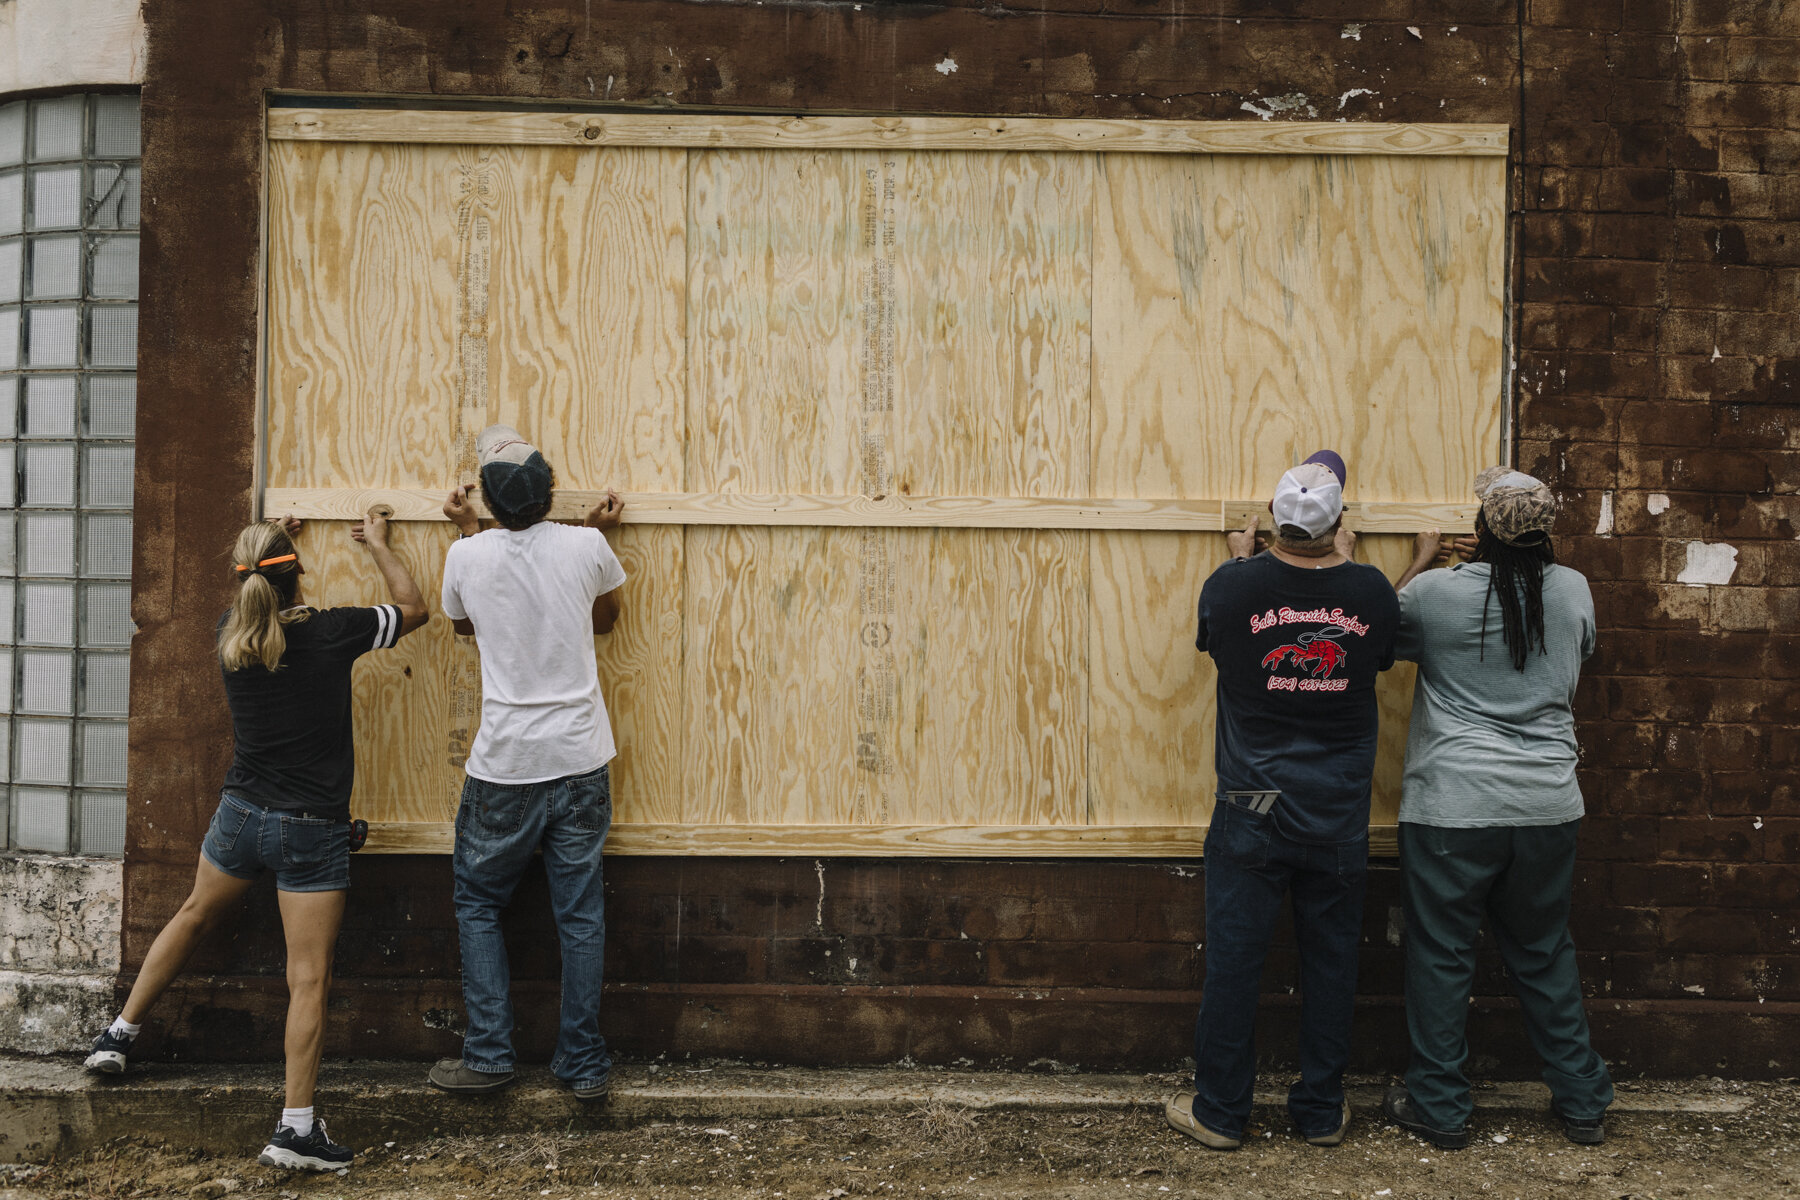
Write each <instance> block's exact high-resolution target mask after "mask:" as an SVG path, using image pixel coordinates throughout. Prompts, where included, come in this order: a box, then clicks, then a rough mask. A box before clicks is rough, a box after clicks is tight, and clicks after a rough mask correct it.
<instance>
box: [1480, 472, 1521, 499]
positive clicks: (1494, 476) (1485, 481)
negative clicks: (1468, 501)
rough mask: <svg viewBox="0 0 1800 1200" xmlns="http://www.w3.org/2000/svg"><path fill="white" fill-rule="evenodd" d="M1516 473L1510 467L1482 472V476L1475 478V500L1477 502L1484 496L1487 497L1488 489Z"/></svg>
mask: <svg viewBox="0 0 1800 1200" xmlns="http://www.w3.org/2000/svg"><path fill="white" fill-rule="evenodd" d="M1514 473H1515V472H1514V471H1513V469H1512V468H1511V467H1508V466H1498V467H1489V468H1487V469H1486V470H1485V471H1483V472H1481V474H1479V475H1477V476H1475V498H1476V499H1477V500H1479V499H1481V498H1482V497H1483V496H1485V495H1487V491H1488V489H1489V488H1491V487H1493V486H1494V484H1495V483H1497V482H1498V481H1499V480H1500V479H1501V478H1502V477H1503V476H1506V475H1512V474H1514Z"/></svg>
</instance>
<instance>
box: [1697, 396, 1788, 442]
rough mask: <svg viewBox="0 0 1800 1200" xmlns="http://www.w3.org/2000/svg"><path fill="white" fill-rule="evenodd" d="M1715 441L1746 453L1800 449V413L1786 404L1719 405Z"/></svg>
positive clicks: (1716, 414)
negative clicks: (1746, 451)
mask: <svg viewBox="0 0 1800 1200" xmlns="http://www.w3.org/2000/svg"><path fill="white" fill-rule="evenodd" d="M1711 407H1712V409H1713V432H1712V442H1713V445H1715V446H1729V447H1732V448H1734V449H1742V450H1765V449H1766V450H1774V449H1788V450H1800V414H1797V413H1796V412H1795V410H1794V407H1793V406H1792V405H1785V404H1719V405H1714V406H1711Z"/></svg>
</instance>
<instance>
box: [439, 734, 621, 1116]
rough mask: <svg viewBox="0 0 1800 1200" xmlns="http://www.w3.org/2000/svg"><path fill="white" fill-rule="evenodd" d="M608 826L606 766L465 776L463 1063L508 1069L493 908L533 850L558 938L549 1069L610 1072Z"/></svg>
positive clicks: (460, 858)
mask: <svg viewBox="0 0 1800 1200" xmlns="http://www.w3.org/2000/svg"><path fill="white" fill-rule="evenodd" d="M611 825H612V784H611V780H610V778H609V776H608V773H607V769H606V768H605V767H601V768H600V769H599V770H598V771H594V772H592V773H590V774H587V775H573V776H570V777H568V778H565V779H552V780H550V781H549V782H547V783H524V784H503V783H488V782H486V781H485V780H481V779H473V778H471V779H469V780H467V781H466V782H465V783H464V784H463V794H462V807H461V808H460V809H458V810H457V813H456V891H455V896H456V926H457V930H458V932H459V933H460V935H461V940H462V968H463V1007H464V1009H465V1010H466V1011H467V1014H468V1019H469V1027H468V1031H467V1032H466V1033H465V1034H464V1035H463V1062H464V1064H465V1065H467V1066H468V1067H469V1068H470V1069H472V1070H476V1071H488V1072H491V1073H501V1072H505V1071H510V1070H512V1069H513V1064H514V1059H513V1045H512V1034H513V1009H512V996H511V995H510V991H511V986H512V972H511V970H510V968H509V966H508V963H507V961H506V941H505V938H504V937H503V936H502V934H501V930H500V912H501V910H502V909H504V908H505V907H506V905H507V903H508V902H509V901H510V900H511V899H512V895H513V889H514V888H516V887H517V886H518V884H519V878H520V876H522V875H523V874H524V873H525V868H526V866H527V865H528V864H529V863H530V862H531V856H532V854H533V853H534V852H535V851H537V850H538V849H539V848H540V847H541V848H542V849H543V852H544V871H545V873H546V874H547V875H548V876H549V877H550V907H551V911H552V913H553V915H554V916H555V918H556V935H557V937H558V939H559V940H560V941H561V943H562V1023H561V1026H560V1028H559V1029H558V1031H557V1035H556V1057H555V1058H554V1059H552V1060H551V1064H550V1065H551V1069H552V1070H554V1071H555V1072H556V1077H557V1078H558V1079H561V1080H563V1081H565V1082H567V1083H569V1084H570V1085H572V1086H575V1087H583V1086H588V1085H594V1084H598V1083H600V1082H601V1081H602V1080H604V1079H605V1078H606V1077H607V1075H608V1074H609V1073H610V1072H611V1070H612V1055H611V1054H610V1053H608V1051H607V1049H606V1039H605V1038H603V1037H601V1036H600V981H601V974H602V969H603V967H604V959H605V952H606V924H605V915H606V898H605V895H604V893H603V892H602V890H601V874H600V851H601V849H602V847H604V846H605V845H606V831H607V829H608V828H610V827H611Z"/></svg>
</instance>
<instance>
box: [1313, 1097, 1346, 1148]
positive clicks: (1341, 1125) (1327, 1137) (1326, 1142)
mask: <svg viewBox="0 0 1800 1200" xmlns="http://www.w3.org/2000/svg"><path fill="white" fill-rule="evenodd" d="M1349 1128H1350V1101H1348V1100H1345V1101H1344V1108H1343V1111H1342V1112H1341V1113H1340V1114H1339V1115H1338V1126H1337V1128H1336V1129H1333V1130H1332V1131H1331V1132H1330V1133H1315V1134H1312V1135H1310V1136H1308V1137H1307V1138H1306V1144H1307V1145H1309V1146H1335V1145H1337V1144H1338V1143H1340V1142H1342V1141H1343V1140H1344V1131H1345V1130H1347V1129H1349Z"/></svg>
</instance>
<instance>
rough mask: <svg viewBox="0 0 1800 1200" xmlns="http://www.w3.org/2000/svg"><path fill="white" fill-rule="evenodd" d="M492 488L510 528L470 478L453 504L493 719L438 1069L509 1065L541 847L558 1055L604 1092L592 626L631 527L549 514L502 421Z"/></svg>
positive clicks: (488, 486) (601, 790) (613, 503)
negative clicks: (524, 934)
mask: <svg viewBox="0 0 1800 1200" xmlns="http://www.w3.org/2000/svg"><path fill="white" fill-rule="evenodd" d="M476 451H477V454H478V456H479V459H480V463H481V489H482V492H483V494H484V495H485V496H486V498H487V504H488V507H489V508H490V509H491V510H492V511H493V513H494V516H495V518H496V519H497V520H498V521H499V523H500V527H499V528H497V529H489V530H487V531H486V532H483V531H482V530H481V524H480V521H479V519H478V518H477V516H476V514H475V510H474V508H473V506H472V505H471V504H470V503H469V498H468V489H467V488H462V487H459V488H457V489H456V490H455V491H453V492H451V493H450V498H449V499H448V500H447V501H445V503H444V515H445V516H447V517H449V518H450V519H451V520H452V521H454V522H455V523H456V526H457V528H458V529H460V530H461V531H462V539H461V540H459V541H458V542H457V543H456V544H455V545H453V546H451V547H450V552H449V554H447V555H446V556H445V558H444V586H443V598H444V614H445V615H446V616H448V617H449V618H450V622H451V624H452V626H454V627H455V629H456V632H457V633H459V634H462V635H464V636H469V635H473V636H474V638H475V644H476V647H477V648H478V649H479V650H480V652H481V729H480V731H479V732H478V733H477V734H476V735H475V745H474V747H473V748H472V749H471V750H470V752H469V760H468V762H467V764H466V765H465V767H464V770H465V771H466V773H467V775H468V778H467V780H466V781H465V783H464V784H463V794H462V807H461V808H460V809H459V810H458V812H457V814H456V856H455V871H456V890H455V897H456V924H457V930H458V932H459V934H460V938H461V942H462V968H463V1007H464V1008H465V1009H466V1011H467V1015H468V1029H467V1031H466V1032H465V1033H464V1035H463V1052H462V1057H461V1058H446V1059H443V1060H441V1061H440V1062H439V1063H438V1064H437V1065H436V1066H435V1067H433V1068H432V1069H431V1082H432V1083H433V1084H434V1085H436V1086H437V1087H440V1088H442V1089H444V1090H445V1091H449V1092H465V1093H475V1092H491V1091H495V1090H498V1089H499V1088H503V1087H505V1086H506V1085H507V1084H508V1083H511V1082H512V1078H513V1066H514V1058H513V1045H512V1033H513V1011H512V999H511V997H510V995H509V990H510V985H511V975H510V973H509V970H508V966H507V959H506V942H505V938H504V936H503V934H502V933H501V929H500V913H501V910H502V909H504V908H505V907H506V905H507V903H508V902H509V901H510V900H511V899H512V894H513V889H514V888H515V887H517V886H518V882H519V878H520V876H521V875H523V874H524V872H525V868H526V866H527V865H528V864H529V863H530V862H531V856H532V854H533V853H534V852H536V851H537V850H539V849H542V851H543V853H544V869H545V872H546V874H547V875H548V876H549V880H550V903H551V908H552V910H553V912H554V915H555V918H556V933H557V937H558V939H559V940H560V941H561V943H562V960H563V974H562V1021H561V1026H560V1028H559V1030H558V1033H557V1039H556V1057H555V1058H554V1059H553V1060H551V1068H552V1069H553V1070H554V1071H555V1072H556V1077H557V1078H558V1079H561V1080H562V1081H563V1082H565V1083H567V1084H568V1085H569V1087H570V1088H571V1089H572V1090H573V1091H574V1093H575V1095H576V1096H578V1097H579V1098H581V1099H583V1100H599V1099H602V1098H603V1097H604V1096H605V1095H606V1093H607V1088H608V1085H609V1080H610V1075H611V1071H612V1055H611V1054H610V1053H608V1051H607V1049H606V1040H605V1039H604V1038H603V1037H601V1036H600V981H601V968H602V959H603V956H604V951H605V946H606V929H605V924H604V919H603V918H604V906H605V897H604V895H603V893H602V891H601V873H600V852H601V849H602V847H603V846H604V845H605V843H606V832H607V829H608V828H609V827H610V825H611V824H612V786H611V782H610V780H609V778H608V774H607V763H608V762H610V761H611V760H612V757H613V753H614V749H613V737H612V725H611V724H610V722H608V720H607V717H606V701H605V700H604V699H603V698H602V697H601V695H600V679H599V675H598V673H597V671H596V668H595V663H594V635H595V634H599V633H607V632H609V631H610V630H611V629H612V627H613V625H614V623H615V622H616V621H617V620H618V619H619V588H620V586H621V585H622V584H624V582H625V569H624V568H623V567H621V566H620V565H619V560H618V557H617V556H616V555H614V554H613V551H612V547H611V546H609V545H607V542H606V537H605V536H604V534H602V533H601V532H600V531H601V530H604V529H612V528H615V527H617V525H618V524H619V518H620V515H621V513H622V512H623V510H624V506H623V504H621V503H620V501H619V497H618V495H617V494H616V493H613V492H608V493H607V498H606V501H605V502H604V503H602V504H601V505H600V506H599V507H597V508H595V509H594V510H593V511H592V512H590V513H588V515H587V521H586V527H585V528H578V527H576V526H572V525H558V524H555V523H553V522H551V521H547V520H545V518H546V517H547V516H548V515H549V513H550V501H551V494H552V489H553V487H554V483H555V480H554V476H553V475H552V474H551V471H550V466H549V464H548V463H546V462H545V461H544V456H543V455H542V454H540V453H538V452H537V450H535V449H534V448H533V447H532V446H531V445H530V443H528V442H526V441H525V439H524V438H522V437H520V436H519V434H518V431H517V430H515V429H512V428H510V427H508V426H505V425H493V426H490V427H488V428H487V429H484V430H483V431H482V432H481V436H480V437H479V438H478V439H477V441H476Z"/></svg>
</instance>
